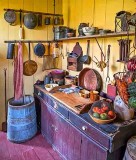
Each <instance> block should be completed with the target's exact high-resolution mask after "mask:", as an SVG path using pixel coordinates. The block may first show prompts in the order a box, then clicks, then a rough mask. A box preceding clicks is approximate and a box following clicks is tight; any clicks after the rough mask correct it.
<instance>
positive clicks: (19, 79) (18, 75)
mask: <svg viewBox="0 0 136 160" xmlns="http://www.w3.org/2000/svg"><path fill="white" fill-rule="evenodd" d="M22 96H23V58H22V44H21V43H19V44H18V53H17V56H16V58H15V61H14V98H15V100H18V99H20V98H21V97H22Z"/></svg>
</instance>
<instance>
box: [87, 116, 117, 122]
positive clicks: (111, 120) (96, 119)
mask: <svg viewBox="0 0 136 160" xmlns="http://www.w3.org/2000/svg"><path fill="white" fill-rule="evenodd" d="M89 116H90V117H91V118H92V120H93V121H94V122H96V123H98V124H107V123H111V122H113V121H114V120H115V119H116V114H115V117H114V118H112V119H107V120H102V119H99V118H95V117H93V116H92V115H91V114H89Z"/></svg>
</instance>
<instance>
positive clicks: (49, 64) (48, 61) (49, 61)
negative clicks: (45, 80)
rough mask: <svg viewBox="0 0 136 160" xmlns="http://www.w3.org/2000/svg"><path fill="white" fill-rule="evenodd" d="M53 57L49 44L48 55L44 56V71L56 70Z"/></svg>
mask: <svg viewBox="0 0 136 160" xmlns="http://www.w3.org/2000/svg"><path fill="white" fill-rule="evenodd" d="M54 60H55V59H54V58H53V55H51V54H50V43H48V55H44V56H43V66H42V71H44V70H47V69H53V68H55V62H54Z"/></svg>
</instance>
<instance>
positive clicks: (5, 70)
mask: <svg viewBox="0 0 136 160" xmlns="http://www.w3.org/2000/svg"><path fill="white" fill-rule="evenodd" d="M4 78H5V122H2V131H3V132H7V85H6V82H7V68H4Z"/></svg>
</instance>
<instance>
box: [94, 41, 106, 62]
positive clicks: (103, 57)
mask: <svg viewBox="0 0 136 160" xmlns="http://www.w3.org/2000/svg"><path fill="white" fill-rule="evenodd" d="M95 40H96V42H97V44H98V46H99V48H100V50H101V54H102V56H103V58H104V61H105V60H106V57H105V55H104V53H103V51H102V48H101V46H100V44H99V42H98V40H97V38H95Z"/></svg>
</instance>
